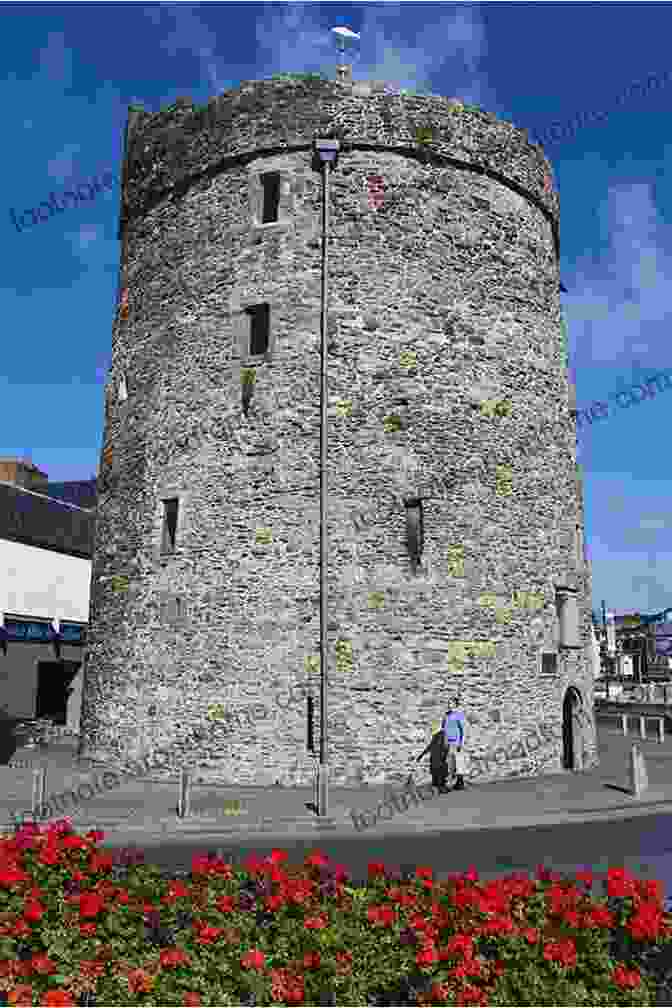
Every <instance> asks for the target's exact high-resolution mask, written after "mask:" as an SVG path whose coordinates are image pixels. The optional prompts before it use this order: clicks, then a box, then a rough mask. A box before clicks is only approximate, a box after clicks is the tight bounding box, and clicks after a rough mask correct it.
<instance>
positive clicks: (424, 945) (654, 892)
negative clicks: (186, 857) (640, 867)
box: [0, 820, 672, 1006]
mask: <svg viewBox="0 0 672 1008" xmlns="http://www.w3.org/2000/svg"><path fill="white" fill-rule="evenodd" d="M102 839H103V834H102V832H100V831H92V832H91V833H87V834H86V836H79V835H77V834H76V833H74V832H73V831H72V827H71V824H70V823H69V822H68V821H67V820H63V821H62V822H60V823H55V824H52V825H51V826H49V827H47V828H44V829H40V828H39V827H38V826H37V825H34V824H30V825H28V826H24V827H22V828H21V829H20V830H18V831H17V832H16V833H15V834H13V835H11V836H4V837H2V838H0V1003H1V1001H2V996H3V994H4V995H5V997H6V1001H5V1003H7V1004H14V1005H80V1004H81V1005H84V1004H89V1005H98V1006H101V1005H150V1004H152V1005H329V1004H330V1005H415V1004H423V1005H651V1004H661V1003H665V1004H670V1003H672V1002H670V1000H669V998H668V999H667V1000H665V1001H657V1000H656V998H657V996H660V990H658V993H657V985H658V984H662V982H663V979H664V977H665V975H666V970H667V968H668V965H669V969H670V972H672V956H671V953H672V941H671V940H670V939H671V938H672V916H670V915H669V914H667V913H666V911H665V909H664V905H663V901H662V885H661V883H659V882H645V881H640V880H637V879H634V878H632V877H631V876H629V875H628V874H627V873H626V872H625V871H624V870H621V869H611V870H610V871H609V872H608V873H607V877H606V879H604V880H602V881H601V882H600V883H598V882H596V881H594V880H593V876H592V874H591V873H589V872H580V873H577V876H576V878H575V879H562V878H561V877H560V876H559V875H557V874H555V873H553V872H551V871H548V870H546V869H544V868H541V867H540V868H539V869H538V870H537V877H536V878H534V879H530V878H528V877H526V876H524V875H510V876H508V877H506V878H501V879H497V880H496V881H491V882H480V881H479V879H478V875H477V873H476V872H475V871H473V870H472V871H469V872H467V873H466V874H463V875H461V876H460V875H455V876H451V877H450V879H449V880H448V881H446V882H441V883H439V882H435V881H433V880H432V871H431V869H429V868H418V869H417V871H416V872H415V874H414V876H413V877H410V878H402V876H401V874H400V873H399V872H386V871H385V868H384V866H383V865H382V864H380V863H371V864H370V865H369V882H368V884H367V885H366V886H362V887H355V886H351V885H348V883H347V873H346V872H345V870H344V869H343V868H342V866H339V865H336V866H331V865H330V864H329V860H328V858H327V857H326V856H324V855H323V854H320V853H319V852H317V853H314V854H311V855H309V856H307V857H306V859H305V862H304V864H303V866H301V867H296V868H292V867H290V866H288V865H286V864H284V862H285V861H286V858H287V855H286V854H285V853H284V852H283V851H278V850H276V851H273V853H272V855H270V856H269V857H268V858H265V859H264V860H263V861H262V860H259V859H258V858H256V857H255V856H253V855H251V856H250V857H248V858H247V859H246V861H245V862H243V865H242V867H240V868H233V867H232V866H231V865H230V864H227V863H225V862H224V861H222V860H217V859H215V858H214V857H212V856H202V857H195V858H194V859H193V862H192V869H191V872H190V873H176V874H173V875H171V876H169V877H164V876H163V875H162V873H161V872H160V871H159V869H157V868H155V867H151V866H148V865H144V864H143V863H142V861H143V856H142V853H141V852H130V853H124V852H120V853H119V854H117V856H116V857H114V856H113V855H112V853H111V852H109V851H103V850H101V849H100V848H98V846H97V844H98V843H99V842H100V840H102ZM178 876H179V877H178ZM600 889H601V895H598V891H597V890H600Z"/></svg>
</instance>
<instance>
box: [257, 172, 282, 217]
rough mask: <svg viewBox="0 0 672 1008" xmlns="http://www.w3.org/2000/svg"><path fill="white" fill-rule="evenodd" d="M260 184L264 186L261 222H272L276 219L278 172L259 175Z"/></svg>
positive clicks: (278, 198)
mask: <svg viewBox="0 0 672 1008" xmlns="http://www.w3.org/2000/svg"><path fill="white" fill-rule="evenodd" d="M261 184H262V186H263V188H264V208H263V212H262V216H261V223H262V224H273V223H274V222H275V221H277V219H278V204H279V202H280V172H266V173H265V174H263V175H262V176H261Z"/></svg>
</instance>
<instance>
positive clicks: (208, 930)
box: [195, 924, 222, 945]
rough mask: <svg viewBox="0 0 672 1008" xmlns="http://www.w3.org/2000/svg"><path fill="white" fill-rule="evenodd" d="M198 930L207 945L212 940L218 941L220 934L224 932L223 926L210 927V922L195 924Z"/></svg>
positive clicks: (200, 939) (199, 935)
mask: <svg viewBox="0 0 672 1008" xmlns="http://www.w3.org/2000/svg"><path fill="white" fill-rule="evenodd" d="M195 929H196V930H197V931H198V939H199V941H201V942H203V943H204V944H205V945H210V944H212V942H215V941H217V939H218V938H219V936H220V935H221V934H222V928H218V927H210V926H209V925H208V924H199V925H196V926H195Z"/></svg>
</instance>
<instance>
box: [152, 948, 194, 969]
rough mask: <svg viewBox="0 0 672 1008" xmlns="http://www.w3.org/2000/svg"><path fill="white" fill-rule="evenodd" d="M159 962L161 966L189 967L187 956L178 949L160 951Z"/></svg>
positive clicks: (189, 962)
mask: <svg viewBox="0 0 672 1008" xmlns="http://www.w3.org/2000/svg"><path fill="white" fill-rule="evenodd" d="M159 962H160V963H161V965H162V966H189V965H191V960H190V959H189V956H188V955H187V954H186V952H184V951H183V950H182V949H180V948H171V949H161V952H160V953H159Z"/></svg>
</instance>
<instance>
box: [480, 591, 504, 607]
mask: <svg viewBox="0 0 672 1008" xmlns="http://www.w3.org/2000/svg"><path fill="white" fill-rule="evenodd" d="M476 604H477V605H479V606H484V607H485V608H486V609H496V608H497V606H498V605H499V599H498V598H497V596H496V595H493V594H492V592H486V593H485V594H484V595H479V596H478V598H477V599H476Z"/></svg>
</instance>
